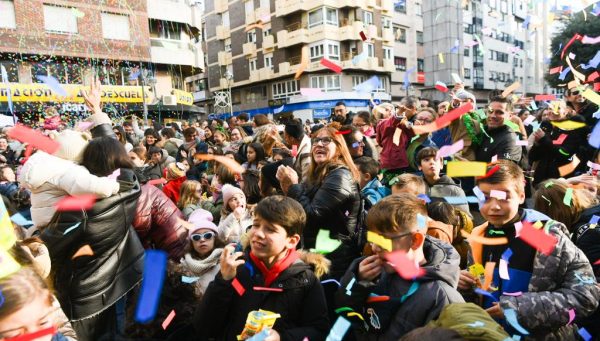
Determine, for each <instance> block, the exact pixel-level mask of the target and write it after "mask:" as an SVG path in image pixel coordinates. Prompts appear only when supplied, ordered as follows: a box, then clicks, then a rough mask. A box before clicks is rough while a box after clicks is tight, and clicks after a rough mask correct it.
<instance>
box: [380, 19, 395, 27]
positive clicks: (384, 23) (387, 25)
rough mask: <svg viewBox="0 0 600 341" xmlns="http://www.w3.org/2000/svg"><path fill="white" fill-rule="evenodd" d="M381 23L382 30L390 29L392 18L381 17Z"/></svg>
mask: <svg viewBox="0 0 600 341" xmlns="http://www.w3.org/2000/svg"><path fill="white" fill-rule="evenodd" d="M381 21H382V22H383V28H392V18H390V17H381Z"/></svg>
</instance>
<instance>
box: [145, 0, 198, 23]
mask: <svg viewBox="0 0 600 341" xmlns="http://www.w3.org/2000/svg"><path fill="white" fill-rule="evenodd" d="M146 6H147V9H148V18H151V19H159V20H166V21H173V22H180V23H186V24H191V23H192V11H190V6H189V5H188V4H187V3H186V2H185V1H172V0H147V1H146Z"/></svg>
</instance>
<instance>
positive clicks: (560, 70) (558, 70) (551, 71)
mask: <svg viewBox="0 0 600 341" xmlns="http://www.w3.org/2000/svg"><path fill="white" fill-rule="evenodd" d="M562 68H563V67H562V66H557V67H554V68H552V69H550V74H551V75H553V74H555V73H561V72H562Z"/></svg>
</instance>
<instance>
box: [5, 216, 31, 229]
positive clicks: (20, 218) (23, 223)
mask: <svg viewBox="0 0 600 341" xmlns="http://www.w3.org/2000/svg"><path fill="white" fill-rule="evenodd" d="M10 220H12V222H13V223H15V224H17V225H19V226H23V227H26V226H31V225H33V221H31V220H27V219H26V218H25V217H23V215H22V214H21V213H15V215H13V216H12V217H10Z"/></svg>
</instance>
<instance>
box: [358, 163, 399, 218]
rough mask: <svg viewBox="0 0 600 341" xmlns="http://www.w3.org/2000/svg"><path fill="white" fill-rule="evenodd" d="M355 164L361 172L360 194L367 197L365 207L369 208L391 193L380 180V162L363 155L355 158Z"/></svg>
mask: <svg viewBox="0 0 600 341" xmlns="http://www.w3.org/2000/svg"><path fill="white" fill-rule="evenodd" d="M354 164H355V165H356V167H357V168H358V171H359V172H360V188H361V190H360V194H362V196H363V198H365V199H366V202H365V209H366V210H368V209H369V208H371V207H372V206H373V205H375V204H376V203H377V202H379V200H381V199H383V198H384V197H386V196H388V195H390V194H391V191H390V190H389V189H388V188H387V187H385V186H383V185H382V184H381V182H379V179H378V178H377V174H379V162H377V161H375V159H373V158H371V157H368V156H362V157H359V158H358V159H356V160H354Z"/></svg>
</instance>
